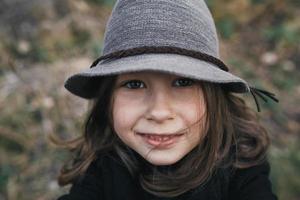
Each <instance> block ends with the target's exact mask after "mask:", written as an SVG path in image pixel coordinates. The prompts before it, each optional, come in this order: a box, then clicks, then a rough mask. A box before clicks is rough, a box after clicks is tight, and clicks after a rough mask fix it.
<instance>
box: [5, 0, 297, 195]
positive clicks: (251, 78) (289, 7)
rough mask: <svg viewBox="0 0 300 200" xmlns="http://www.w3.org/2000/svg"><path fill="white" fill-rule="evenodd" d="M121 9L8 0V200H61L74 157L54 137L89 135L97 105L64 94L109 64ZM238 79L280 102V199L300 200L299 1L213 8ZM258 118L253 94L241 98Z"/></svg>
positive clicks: (265, 108)
mask: <svg viewBox="0 0 300 200" xmlns="http://www.w3.org/2000/svg"><path fill="white" fill-rule="evenodd" d="M114 2H115V1H113V0H0V200H23V199H24V200H25V199H37V200H48V199H55V198H57V197H58V196H59V195H61V194H63V193H66V192H67V191H68V189H69V186H66V187H63V188H60V187H59V186H58V184H57V182H56V177H57V175H58V172H59V170H60V167H61V166H62V164H63V161H64V160H65V159H66V158H67V157H68V156H69V154H68V153H67V152H65V151H64V150H63V149H59V148H56V147H55V146H53V145H52V144H51V143H50V142H49V136H50V135H55V136H56V137H59V138H61V139H71V138H74V137H76V136H78V135H79V134H81V132H82V131H83V120H84V118H85V116H86V111H87V109H88V102H87V101H86V100H84V99H80V98H78V97H76V96H73V95H71V94H70V93H68V92H67V90H66V89H64V87H63V83H64V81H65V79H66V78H67V76H69V75H70V74H72V73H75V72H78V71H79V70H82V69H85V68H87V67H89V66H90V64H91V63H92V61H93V60H94V59H96V58H97V57H99V56H100V52H101V48H102V42H103V34H104V29H105V24H106V21H107V19H108V17H109V14H110V12H111V9H112V6H113V5H114ZM207 3H208V5H209V7H210V9H211V11H212V14H213V16H214V18H215V22H216V25H217V29H218V34H219V38H220V42H221V55H222V58H223V60H224V62H225V63H226V64H227V65H228V66H229V67H230V71H232V72H233V73H235V74H237V75H239V76H241V77H243V78H244V79H246V80H247V81H248V82H249V83H250V84H252V85H255V86H257V87H263V88H265V89H267V90H269V91H272V92H274V93H276V94H277V95H278V97H279V100H280V104H276V103H273V102H269V103H268V104H265V103H263V102H262V104H261V105H262V112H261V113H259V115H260V116H261V118H260V119H261V123H263V124H264V125H265V126H266V128H267V130H268V131H269V133H270V136H271V138H272V146H271V148H270V150H269V152H268V153H269V156H270V161H271V167H272V168H271V170H272V171H271V179H272V182H273V189H274V191H275V193H276V194H277V195H278V197H279V199H289V200H299V199H300V151H299V150H300V145H299V141H300V140H299V136H300V1H299V0H226V1H225V0H224V1H217V0H207ZM241 96H243V97H244V98H245V99H246V100H247V103H248V104H249V106H250V107H252V108H253V109H254V110H255V109H256V107H255V104H254V100H253V99H252V97H251V95H250V94H242V95H241Z"/></svg>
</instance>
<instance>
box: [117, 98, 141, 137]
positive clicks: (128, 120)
mask: <svg viewBox="0 0 300 200" xmlns="http://www.w3.org/2000/svg"><path fill="white" fill-rule="evenodd" d="M139 112H140V111H139V109H138V102H136V101H133V100H132V99H128V98H124V97H122V96H121V95H116V96H115V98H114V100H113V103H112V120H113V125H114V129H115V131H116V132H117V133H121V132H124V131H128V130H129V129H131V128H132V127H133V125H134V123H135V122H136V120H137V118H138V116H139Z"/></svg>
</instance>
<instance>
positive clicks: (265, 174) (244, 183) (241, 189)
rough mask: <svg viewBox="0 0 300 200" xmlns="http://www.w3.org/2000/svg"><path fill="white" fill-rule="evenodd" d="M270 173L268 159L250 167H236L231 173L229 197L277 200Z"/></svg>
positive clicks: (249, 199) (248, 199)
mask: <svg viewBox="0 0 300 200" xmlns="http://www.w3.org/2000/svg"><path fill="white" fill-rule="evenodd" d="M269 175H270V164H269V162H268V160H265V161H263V162H262V163H261V164H258V165H255V166H252V167H249V168H244V169H234V170H233V171H232V173H231V174H230V180H229V197H230V198H229V199H247V200H252V199H253V200H254V199H264V200H276V199H277V197H276V195H275V194H274V193H273V191H272V184H271V181H270V178H269Z"/></svg>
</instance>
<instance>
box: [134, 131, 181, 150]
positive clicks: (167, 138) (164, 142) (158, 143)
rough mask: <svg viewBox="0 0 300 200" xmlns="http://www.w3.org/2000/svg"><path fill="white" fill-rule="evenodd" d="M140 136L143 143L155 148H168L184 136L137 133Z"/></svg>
mask: <svg viewBox="0 0 300 200" xmlns="http://www.w3.org/2000/svg"><path fill="white" fill-rule="evenodd" d="M137 134H138V135H140V136H142V138H143V139H144V141H145V142H146V143H148V144H150V145H152V146H155V147H164V148H166V147H168V146H170V145H172V144H174V143H176V142H177V141H178V139H179V138H180V137H181V136H183V135H184V133H179V134H154V133H137Z"/></svg>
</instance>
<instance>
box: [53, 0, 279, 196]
mask: <svg viewBox="0 0 300 200" xmlns="http://www.w3.org/2000/svg"><path fill="white" fill-rule="evenodd" d="M65 87H66V88H67V89H68V90H69V91H70V92H72V93H73V94H75V95H77V96H79V97H82V98H86V99H90V100H91V102H92V108H91V110H90V113H89V115H88V118H87V120H86V122H85V131H84V134H83V136H82V137H80V138H77V139H75V140H73V141H69V142H67V143H66V146H67V147H68V148H69V149H70V150H71V151H72V152H74V155H75V156H74V159H73V160H72V161H71V164H70V165H65V167H63V169H62V170H61V174H60V176H59V179H58V181H59V184H60V185H66V184H72V187H71V190H70V192H69V194H66V195H63V196H61V197H60V198H59V200H69V199H72V200H73V199H77V200H83V199H84V200H96V199H109V200H113V199H115V200H118V199H122V200H124V199H128V200H133V199H191V200H192V199H195V200H196V199H199V200H200V199H216V200H217V199H219V200H221V199H230V200H232V199H239V200H241V199H247V200H254V199H255V200H256V199H264V200H274V199H277V197H276V196H275V195H274V194H273V192H272V189H271V182H270V180H269V172H270V166H269V163H268V159H267V157H266V152H267V149H268V146H269V143H270V141H269V137H268V134H267V132H266V130H265V129H264V128H263V127H262V126H261V125H260V124H259V123H258V120H257V118H256V115H255V113H254V112H253V111H252V110H251V109H250V108H249V107H247V106H246V103H245V101H244V100H243V99H242V98H240V97H237V96H235V95H234V94H233V93H245V92H251V94H252V95H253V97H254V99H255V102H256V104H257V108H258V110H259V109H260V108H259V104H258V102H257V98H256V95H257V96H259V97H261V98H262V99H263V100H266V97H265V96H267V97H269V98H271V99H273V100H275V101H278V100H277V99H276V98H275V97H274V94H272V93H269V92H267V91H264V90H259V89H257V88H254V87H250V86H249V84H248V83H247V82H246V81H245V80H243V79H241V78H239V77H237V76H235V75H233V74H231V73H229V70H228V67H227V66H226V65H225V64H224V63H223V62H222V61H221V60H220V58H219V49H218V38H217V33H216V30H215V24H214V22H213V19H212V16H211V13H210V12H209V10H208V8H207V6H206V4H205V2H204V1H202V0H184V1H183V0H135V1H132V0H119V1H117V2H116V5H115V6H114V8H113V11H112V14H111V16H110V19H109V22H108V24H107V26H106V31H105V42H104V49H103V56H101V57H100V58H99V59H97V60H96V61H95V62H94V63H93V64H92V65H91V67H90V68H89V69H87V70H85V71H83V72H80V73H78V74H75V75H72V76H71V77H69V78H68V79H67V81H66V83H65ZM263 95H265V96H263Z"/></svg>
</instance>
